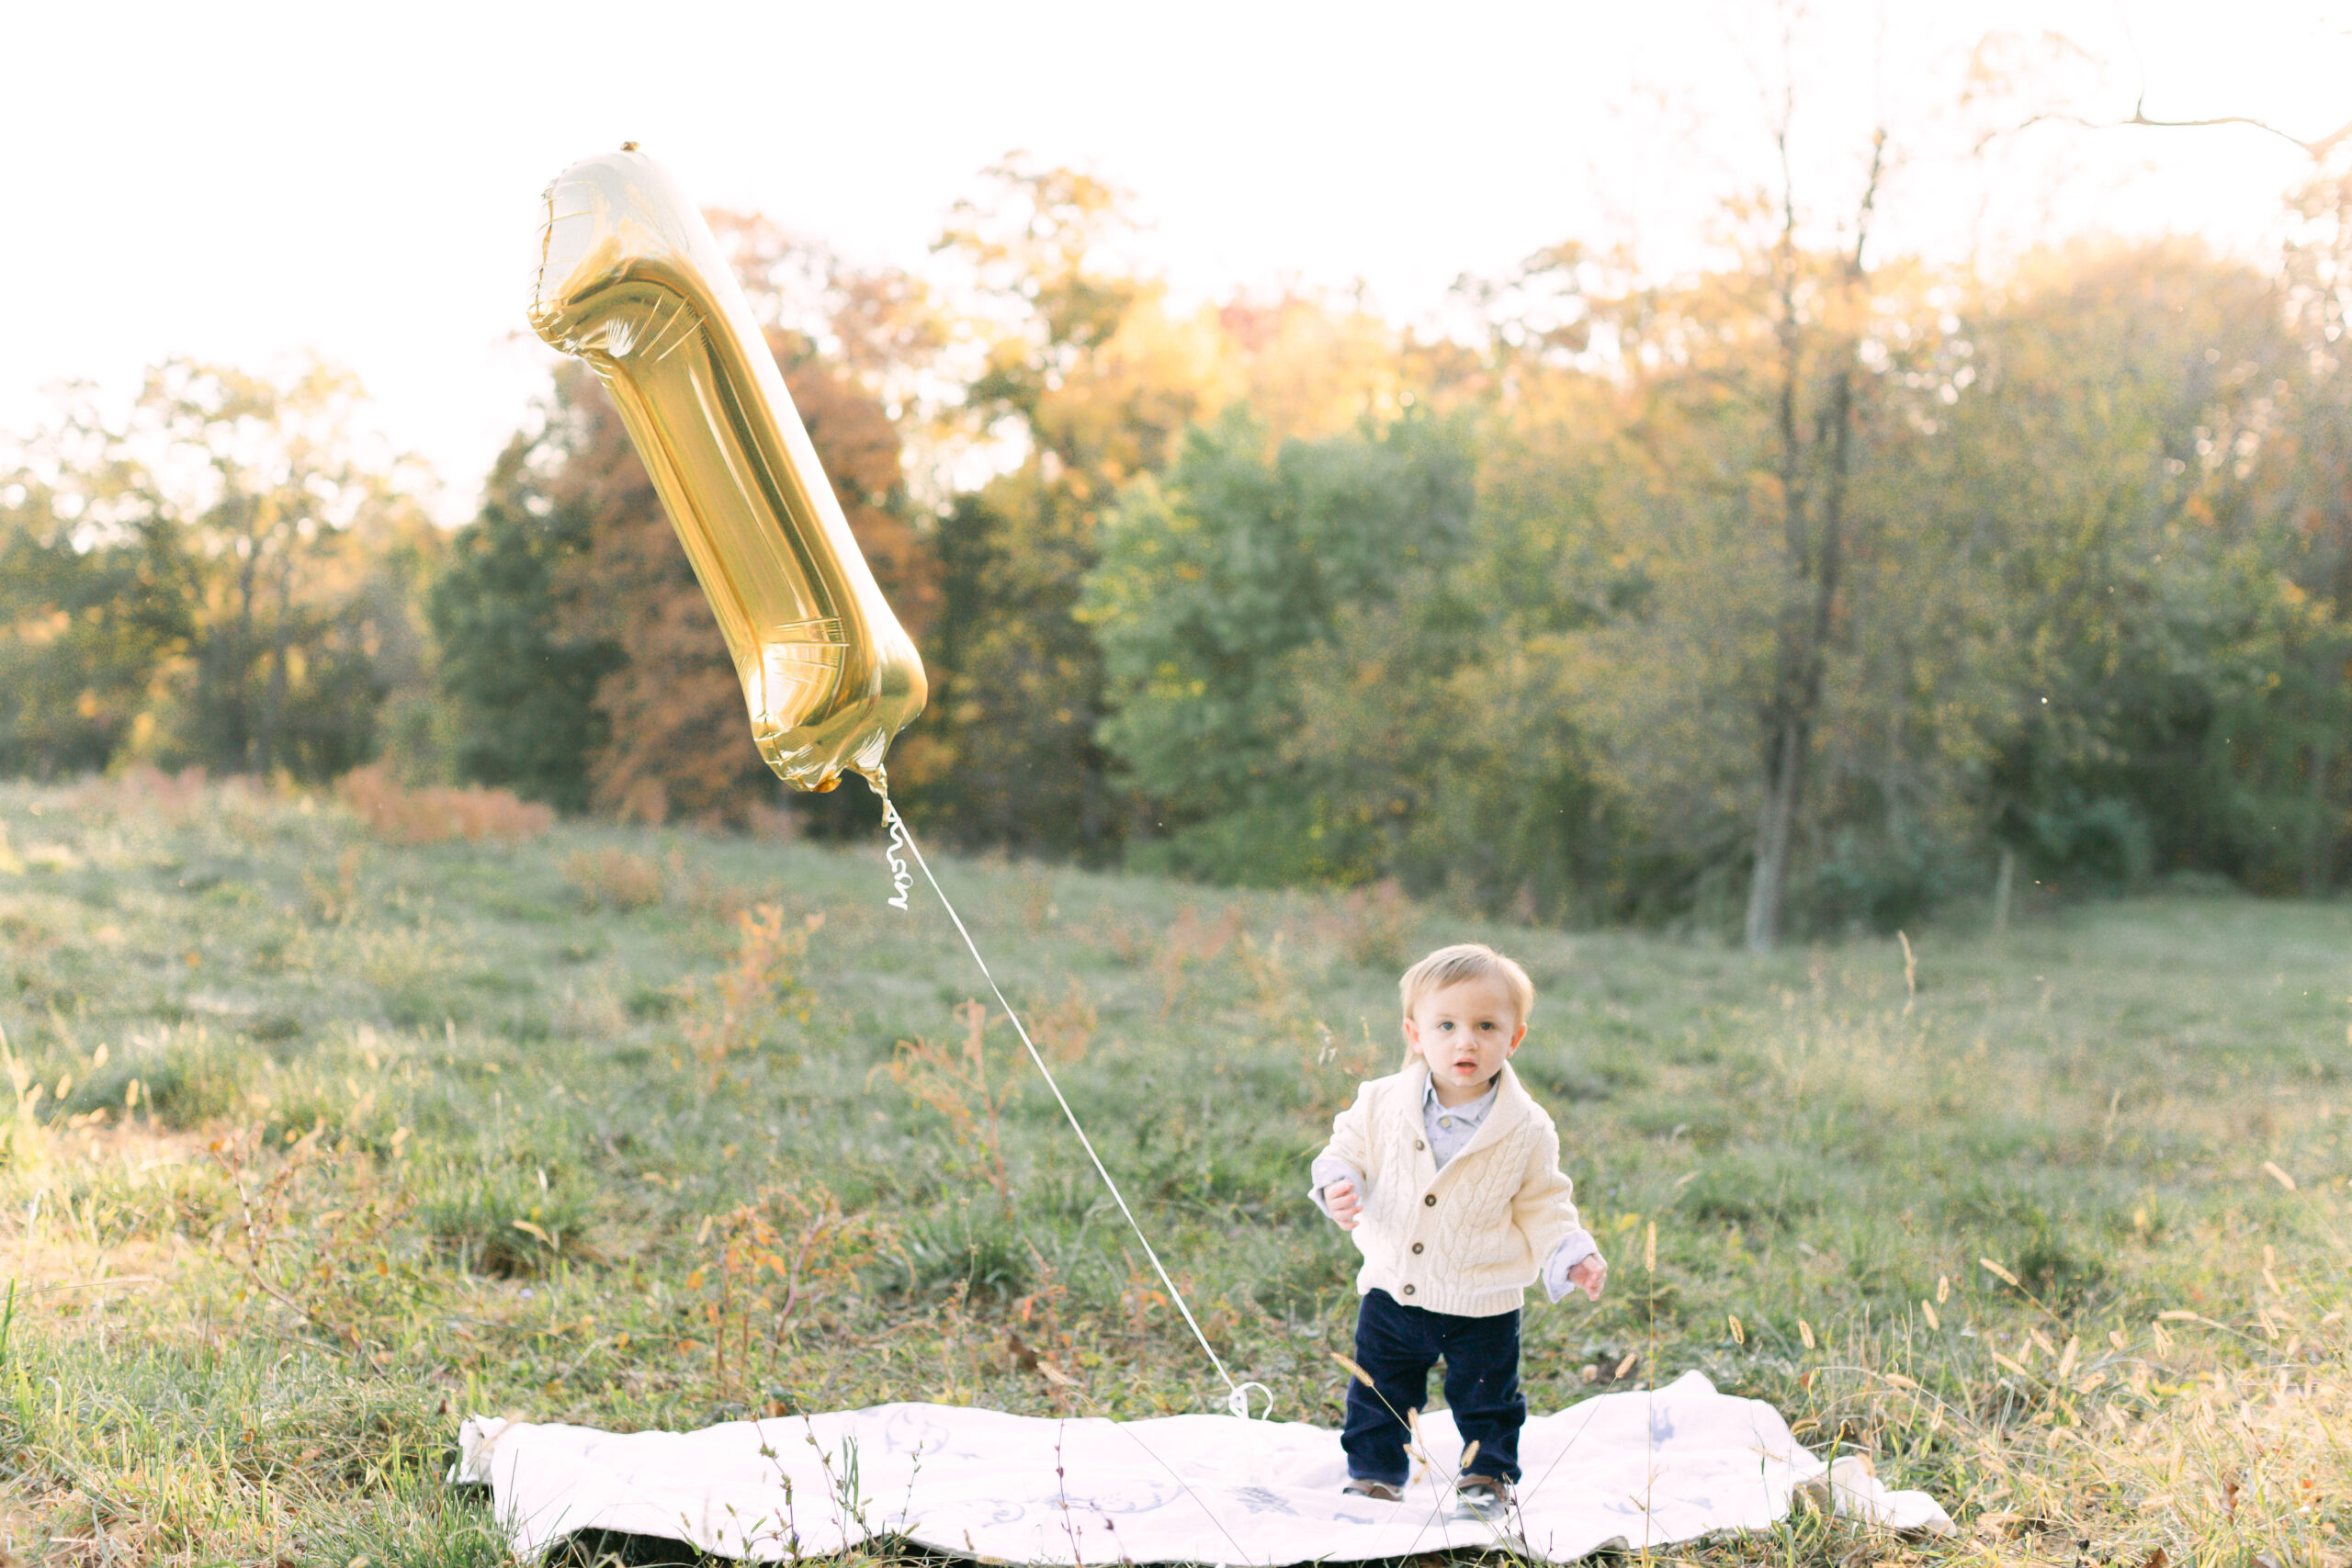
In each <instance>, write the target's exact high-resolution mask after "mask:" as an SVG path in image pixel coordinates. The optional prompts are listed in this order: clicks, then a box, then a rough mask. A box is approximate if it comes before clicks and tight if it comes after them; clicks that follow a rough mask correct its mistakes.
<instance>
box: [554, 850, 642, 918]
mask: <svg viewBox="0 0 2352 1568" xmlns="http://www.w3.org/2000/svg"><path fill="white" fill-rule="evenodd" d="M563 879H564V880H565V881H566V882H569V883H571V886H573V887H574V888H575V889H577V890H578V892H579V894H580V900H581V902H582V903H583V904H585V905H586V906H587V907H588V908H591V909H612V910H615V911H616V912H618V913H621V914H627V913H628V911H629V910H631V909H642V908H646V907H647V906H649V905H652V904H659V903H660V902H661V901H662V868H661V867H660V866H657V865H655V864H654V863H652V862H651V861H650V860H647V859H646V858H645V857H644V856H643V855H633V854H630V853H629V852H628V851H626V850H615V849H603V850H598V851H596V852H594V853H593V854H591V853H589V852H585V851H582V852H580V853H578V854H571V855H566V856H565V857H564V860H563Z"/></svg>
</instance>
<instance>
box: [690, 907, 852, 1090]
mask: <svg viewBox="0 0 2352 1568" xmlns="http://www.w3.org/2000/svg"><path fill="white" fill-rule="evenodd" d="M824 923H825V917H824V916H822V915H809V916H807V917H805V918H804V919H801V920H800V921H799V922H798V924H797V925H796V926H794V927H793V928H791V929H786V926H785V923H784V909H783V908H782V907H781V906H779V905H775V904H763V905H761V906H760V907H759V908H756V909H746V910H743V911H741V912H740V913H738V914H737V915H736V917H735V961H734V962H733V963H732V964H729V965H728V966H727V967H726V968H724V969H722V970H720V971H719V972H718V974H716V975H713V976H708V977H707V978H706V979H703V980H701V981H699V982H697V983H695V984H694V985H692V986H690V987H685V988H684V992H683V998H684V1002H685V1027H684V1033H685V1037H686V1043H687V1044H688V1045H689V1046H691V1047H692V1048H693V1050H694V1055H695V1061H696V1062H698V1063H700V1064H701V1066H702V1071H703V1083H704V1087H705V1088H706V1089H714V1088H716V1087H718V1083H719V1081H720V1079H721V1077H722V1076H723V1075H724V1073H725V1070H726V1066H727V1060H728V1058H729V1056H731V1055H738V1054H740V1053H741V1052H744V1051H748V1050H751V1049H752V1048H754V1047H756V1046H757V1045H758V1044H759V1043H760V1042H761V1039H762V1037H763V1034H764V1032H765V1031H766V1029H767V1028H768V1026H769V1025H770V1024H772V1023H774V1022H775V1021H778V1020H779V1019H782V1018H784V1017H786V1016H787V1015H788V1016H792V1017H795V1018H797V1019H798V1020H799V1021H802V1022H806V1021H808V1018H809V1005H810V1003H811V1001H812V1000H813V999H814V998H813V993H812V992H811V991H810V990H809V987H806V986H804V985H803V984H801V982H800V978H799V975H798V973H797V970H798V966H799V964H800V961H801V960H802V959H803V958H805V957H806V956H807V955H808V953H809V938H810V937H812V936H814V935H816V934H817V931H818V930H819V928H820V927H822V926H823V925H824Z"/></svg>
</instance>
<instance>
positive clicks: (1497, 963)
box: [1397, 942, 1535, 1058]
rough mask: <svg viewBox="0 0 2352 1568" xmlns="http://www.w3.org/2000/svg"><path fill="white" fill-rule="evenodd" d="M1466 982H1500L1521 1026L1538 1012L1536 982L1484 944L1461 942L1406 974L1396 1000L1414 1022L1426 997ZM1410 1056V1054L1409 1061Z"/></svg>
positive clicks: (1399, 982)
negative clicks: (1416, 1010)
mask: <svg viewBox="0 0 2352 1568" xmlns="http://www.w3.org/2000/svg"><path fill="white" fill-rule="evenodd" d="M1464 980H1500V981H1501V982H1502V983H1503V989H1504V990H1506V991H1509V992H1510V1005H1511V1007H1512V1008H1513V1009H1514V1010H1516V1011H1517V1012H1518V1014H1519V1021H1520V1022H1521V1023H1525V1022H1526V1021H1527V1015H1528V1014H1529V1013H1530V1012H1532V1011H1533V1010H1534V1008H1535V982H1534V981H1532V980H1531V979H1529V978H1528V977H1527V971H1526V970H1524V969H1521V967H1520V966H1519V965H1518V964H1514V963H1512V962H1511V961H1510V959H1508V958H1506V957H1504V956H1503V955H1502V954H1501V953H1497V952H1496V951H1495V950H1494V949H1493V948H1491V947H1488V946H1487V944H1486V943H1485V942H1455V943H1454V944H1453V946H1452V947H1441V948H1439V949H1438V950H1437V951H1436V952H1435V953H1430V955H1429V956H1428V957H1427V958H1424V959H1422V960H1421V961H1420V962H1419V964H1414V965H1413V966H1412V967H1411V968H1410V969H1408V970H1406V971H1405V973H1404V976H1403V977H1402V978H1400V979H1399V980H1398V981H1397V1000H1398V1002H1400V1003H1401V1004H1402V1005H1403V1009H1404V1016H1405V1017H1407V1018H1410V1017H1412V1016H1413V1009H1414V1008H1416V1007H1418V1006H1419V1005H1420V1000H1421V998H1423V997H1426V996H1428V995H1429V994H1430V992H1431V991H1442V990H1444V989H1445V988H1446V987H1448V986H1458V985H1460V984H1461V983H1462V982H1463V981H1464ZM1407 1055H1408V1058H1409V1056H1410V1055H1411V1053H1410V1052H1409V1051H1408V1053H1407Z"/></svg>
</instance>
